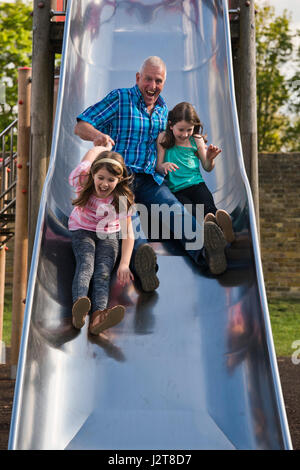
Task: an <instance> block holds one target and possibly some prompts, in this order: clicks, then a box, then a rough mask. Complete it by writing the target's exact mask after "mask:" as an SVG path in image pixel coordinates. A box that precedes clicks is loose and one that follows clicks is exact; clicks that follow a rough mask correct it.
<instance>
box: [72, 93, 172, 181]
mask: <svg viewBox="0 0 300 470" xmlns="http://www.w3.org/2000/svg"><path fill="white" fill-rule="evenodd" d="M167 118H168V108H167V105H166V103H165V101H164V99H163V98H162V97H161V96H159V97H158V99H157V101H156V105H155V108H154V110H153V112H152V114H151V115H150V114H149V113H148V112H147V108H146V104H145V101H144V99H143V95H142V94H141V92H140V89H139V87H138V86H137V85H135V86H134V87H132V88H119V89H117V90H113V91H111V92H110V93H109V94H108V95H107V96H106V97H105V98H103V100H101V101H99V103H96V104H95V105H94V106H90V107H89V108H87V109H86V110H85V111H84V112H83V113H81V114H79V116H77V120H82V121H86V122H89V123H90V124H92V126H94V127H95V128H96V129H98V130H99V131H101V132H103V133H104V134H108V135H109V136H110V137H111V138H112V139H113V140H114V141H115V144H116V145H115V146H114V148H113V150H114V151H115V152H118V153H120V154H121V155H122V156H123V158H124V160H125V163H126V165H127V166H128V167H129V168H130V169H131V170H132V171H133V172H135V173H147V174H150V175H152V176H153V178H154V180H155V181H156V182H157V183H158V184H161V183H162V182H163V180H164V176H162V175H161V174H159V173H157V172H156V170H155V166H156V160H157V149H156V139H157V137H158V134H159V133H160V132H162V131H163V130H165V128H166V125H167Z"/></svg>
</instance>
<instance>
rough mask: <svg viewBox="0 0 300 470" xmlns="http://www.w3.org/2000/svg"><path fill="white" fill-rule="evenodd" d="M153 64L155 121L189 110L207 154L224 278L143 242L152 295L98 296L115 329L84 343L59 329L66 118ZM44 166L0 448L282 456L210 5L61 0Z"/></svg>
mask: <svg viewBox="0 0 300 470" xmlns="http://www.w3.org/2000/svg"><path fill="white" fill-rule="evenodd" d="M150 55H159V56H160V57H162V58H163V59H164V61H165V62H166V65H167V71H168V74H167V81H166V85H165V88H164V90H163V93H162V95H163V97H164V98H165V100H166V101H167V104H168V106H169V109H171V108H172V107H173V106H174V105H175V104H176V103H179V102H180V101H189V102H191V103H192V104H193V105H194V106H195V108H196V109H197V111H198V113H199V115H200V118H201V120H202V122H203V123H204V130H205V132H206V133H207V135H208V142H209V143H214V144H215V145H218V146H219V147H221V148H222V153H221V155H219V156H218V157H217V159H216V167H215V169H214V171H213V172H212V173H205V172H203V173H205V174H204V177H205V180H206V183H207V185H208V186H209V188H210V189H211V191H212V192H213V194H214V198H215V202H216V205H217V207H219V208H223V209H225V210H227V211H228V212H229V213H230V214H231V215H232V217H233V220H234V228H235V231H236V233H237V240H236V242H235V243H234V244H233V245H232V246H231V247H230V249H229V253H228V257H229V269H228V270H227V272H226V273H224V274H223V275H221V276H217V277H213V276H211V275H209V274H208V273H207V272H202V271H201V270H199V269H198V268H197V266H196V265H195V264H194V263H193V261H192V260H191V259H190V258H189V257H188V256H187V255H186V254H185V253H184V252H183V251H182V250H181V248H180V247H179V245H178V242H176V241H168V242H161V241H159V240H156V241H155V240H152V241H151V243H152V246H153V247H154V249H155V251H156V253H157V257H158V264H159V278H160V286H159V288H158V290H157V291H156V292H155V293H154V294H152V295H149V294H145V293H142V292H141V291H139V289H138V287H136V286H135V285H134V284H132V285H130V286H128V287H126V289H122V288H120V286H119V285H118V283H117V282H116V280H115V277H114V278H113V280H112V285H111V300H110V301H111V304H116V303H121V304H123V305H125V306H126V314H125V319H124V320H123V321H122V322H121V323H120V324H119V325H117V326H116V327H114V328H112V329H111V330H109V331H107V332H106V333H105V334H102V335H101V336H99V337H98V338H95V337H91V336H90V335H89V334H88V330H87V325H85V326H84V328H83V329H82V330H81V331H79V332H78V331H76V330H74V329H73V328H72V325H71V307H72V299H71V283H72V276H73V273H74V258H73V254H72V249H71V245H70V238H69V234H68V230H67V221H68V216H69V214H70V212H71V210H72V205H71V199H72V197H73V193H72V190H71V188H70V186H69V185H68V175H69V173H70V172H71V170H72V169H73V167H74V166H76V164H77V163H78V162H79V161H80V159H81V158H82V156H83V154H84V152H85V151H86V150H87V149H88V148H89V147H90V145H91V144H90V143H88V142H84V141H81V140H80V139H79V138H78V137H77V136H75V135H74V125H75V118H76V115H78V114H79V113H80V112H81V111H82V110H84V109H85V108H86V107H87V106H89V105H91V104H94V103H95V102H97V101H99V100H100V99H101V98H102V97H104V96H105V95H106V94H107V93H108V92H109V91H110V90H112V89H114V88H118V87H130V86H133V85H134V84H135V74H136V72H137V71H138V70H139V67H140V65H141V63H142V62H143V60H144V59H145V58H146V57H148V56H150ZM57 103H58V104H57V111H56V120H55V129H54V136H53V143H52V154H51V161H50V166H49V171H48V175H47V179H46V182H45V187H44V192H43V196H42V200H41V207H40V212H39V218H38V223H37V232H36V239H35V245H34V252H33V259H32V265H31V271H30V278H29V285H28V295H27V301H26V311H25V318H24V328H23V336H22V343H21V349H20V359H19V364H18V370H17V379H16V387H15V397H14V406H13V414H12V421H11V430H10V439H9V448H10V449H120V450H121V449H154V450H155V449H165V450H166V449H172V450H176V449H290V448H291V440H290V436H289V430H288V425H287V420H286V415H285V409H284V403H283V399H282V392H281V386H280V381H279V375H278V370H277V363H276V357H275V352H274V345H273V339H272V333H271V327H270V321H269V313H268V306H267V301H266V294H265V287H264V281H263V275H262V267H261V261H260V252H259V244H258V238H257V231H256V225H255V216H254V209H253V202H252V198H251V193H250V189H249V184H248V181H247V178H246V174H245V169H244V165H243V156H242V151H241V143H240V135H239V129H238V120H237V113H236V108H235V97H234V85H233V73H232V63H231V42H230V30H229V20H228V11H227V1H226V0H161V1H159V0H157V1H154V0H80V1H79V0H73V1H69V2H68V12H67V18H66V24H65V32H64V44H63V56H62V70H61V78H60V88H59V95H58V102H57Z"/></svg>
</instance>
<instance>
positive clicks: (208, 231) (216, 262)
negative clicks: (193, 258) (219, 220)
mask: <svg viewBox="0 0 300 470" xmlns="http://www.w3.org/2000/svg"><path fill="white" fill-rule="evenodd" d="M226 245H227V243H226V240H225V237H224V235H223V232H222V230H221V229H220V227H219V226H218V225H216V224H215V223H213V222H206V223H205V224H204V248H205V254H206V256H207V262H208V267H209V270H210V272H211V273H212V274H216V275H217V274H222V273H223V272H224V271H226V269H227V260H226V256H225V251H224V250H225V247H226Z"/></svg>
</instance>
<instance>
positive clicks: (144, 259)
mask: <svg viewBox="0 0 300 470" xmlns="http://www.w3.org/2000/svg"><path fill="white" fill-rule="evenodd" d="M134 267H135V270H136V273H137V275H138V277H139V279H140V281H141V285H142V289H143V291H144V292H153V291H155V289H157V288H158V286H159V280H158V277H157V275H156V272H157V264H156V254H155V252H154V250H153V248H152V246H150V245H148V244H147V243H145V244H144V245H142V246H140V247H139V248H138V249H137V252H136V254H135V258H134Z"/></svg>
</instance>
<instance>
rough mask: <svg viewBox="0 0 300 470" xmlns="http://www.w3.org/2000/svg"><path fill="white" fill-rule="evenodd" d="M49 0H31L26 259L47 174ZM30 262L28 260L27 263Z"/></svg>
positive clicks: (51, 58)
mask: <svg viewBox="0 0 300 470" xmlns="http://www.w3.org/2000/svg"><path fill="white" fill-rule="evenodd" d="M50 10H51V0H44V1H42V2H41V1H40V0H34V9H33V50H32V95H31V152H30V194H29V244H28V260H29V261H30V260H31V254H32V249H33V244H34V237H35V229H36V222H37V217H38V212H39V205H40V198H41V194H42V190H43V185H44V181H45V177H46V174H47V168H48V162H49V156H50V148H51V135H52V119H51V118H52V109H53V77H54V56H55V54H54V52H53V50H52V48H51V44H50ZM29 265H30V264H29Z"/></svg>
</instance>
